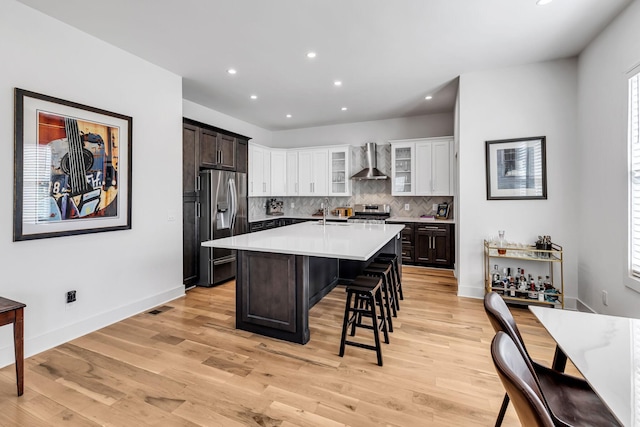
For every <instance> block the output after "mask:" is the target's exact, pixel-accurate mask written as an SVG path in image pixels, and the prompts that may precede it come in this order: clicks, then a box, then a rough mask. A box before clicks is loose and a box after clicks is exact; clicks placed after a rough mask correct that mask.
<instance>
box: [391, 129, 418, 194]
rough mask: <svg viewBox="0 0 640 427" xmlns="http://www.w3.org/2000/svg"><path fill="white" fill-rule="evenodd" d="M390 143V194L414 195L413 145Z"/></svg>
mask: <svg viewBox="0 0 640 427" xmlns="http://www.w3.org/2000/svg"><path fill="white" fill-rule="evenodd" d="M390 142H391V180H392V181H391V194H392V195H394V196H412V195H414V194H415V184H414V182H415V143H413V142H400V141H399V142H395V141H390Z"/></svg>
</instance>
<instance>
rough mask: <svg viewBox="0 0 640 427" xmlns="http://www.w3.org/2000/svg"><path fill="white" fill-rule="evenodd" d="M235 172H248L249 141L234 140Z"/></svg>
mask: <svg viewBox="0 0 640 427" xmlns="http://www.w3.org/2000/svg"><path fill="white" fill-rule="evenodd" d="M236 141H237V143H236V171H237V172H240V173H247V171H248V170H249V141H247V140H246V139H240V138H237V139H236Z"/></svg>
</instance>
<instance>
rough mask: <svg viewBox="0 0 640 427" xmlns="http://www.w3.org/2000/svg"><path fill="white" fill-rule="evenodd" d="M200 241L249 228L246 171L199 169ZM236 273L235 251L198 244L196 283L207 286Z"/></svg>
mask: <svg viewBox="0 0 640 427" xmlns="http://www.w3.org/2000/svg"><path fill="white" fill-rule="evenodd" d="M200 205H201V209H200V241H201V242H204V241H207V240H215V239H220V238H222V237H230V236H235V235H238V234H244V233H246V232H247V230H248V221H247V174H245V173H236V172H231V171H222V170H206V171H201V172H200ZM235 275H236V251H235V250H231V249H222V248H208V247H203V246H201V247H200V277H199V278H198V286H206V287H210V286H213V285H216V284H219V283H222V282H225V281H227V280H229V279H232V278H234V277H235Z"/></svg>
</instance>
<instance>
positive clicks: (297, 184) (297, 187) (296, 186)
mask: <svg viewBox="0 0 640 427" xmlns="http://www.w3.org/2000/svg"><path fill="white" fill-rule="evenodd" d="M297 192H298V183H297V182H296V193H297Z"/></svg>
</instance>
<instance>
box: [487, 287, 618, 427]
mask: <svg viewBox="0 0 640 427" xmlns="http://www.w3.org/2000/svg"><path fill="white" fill-rule="evenodd" d="M484 309H485V312H486V313H487V317H488V318H489V321H490V322H491V326H492V327H493V329H494V331H495V332H496V333H497V332H504V333H506V334H507V335H509V337H510V338H511V339H512V340H513V342H514V343H515V345H516V348H518V350H519V351H520V353H521V354H522V357H523V359H524V360H525V363H526V364H527V366H529V368H530V370H531V372H532V375H533V377H534V378H535V380H536V382H537V384H538V387H539V388H540V390H541V391H542V396H543V401H544V403H545V404H546V405H547V407H548V409H549V412H550V413H551V416H552V418H553V420H554V423H555V424H556V425H561V426H584V425H588V426H619V425H620V423H619V422H618V421H617V420H616V418H615V417H614V416H613V414H612V413H611V411H609V409H608V408H607V406H606V405H605V404H604V403H603V402H602V400H601V399H600V398H599V397H598V395H597V394H596V393H595V391H593V389H592V388H591V386H590V385H589V384H588V383H587V382H586V381H585V380H583V379H580V378H576V377H573V376H571V375H567V374H564V373H562V372H558V371H556V370H553V369H551V368H548V367H546V366H544V365H541V364H539V363H537V362H535V361H534V360H533V359H531V357H530V356H529V353H528V352H527V349H526V347H525V344H524V340H523V339H522V335H520V331H519V330H518V326H517V325H516V322H515V319H514V318H513V316H512V315H511V311H510V310H509V307H508V306H507V304H506V303H505V302H504V300H503V299H502V297H501V296H500V295H498V294H497V293H495V292H490V293H488V294H486V295H485V297H484ZM508 406H509V393H506V394H505V396H504V399H503V401H502V407H501V408H500V412H499V414H498V418H497V419H496V426H500V425H501V424H502V420H503V418H504V414H505V412H506V410H507V407H508Z"/></svg>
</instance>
